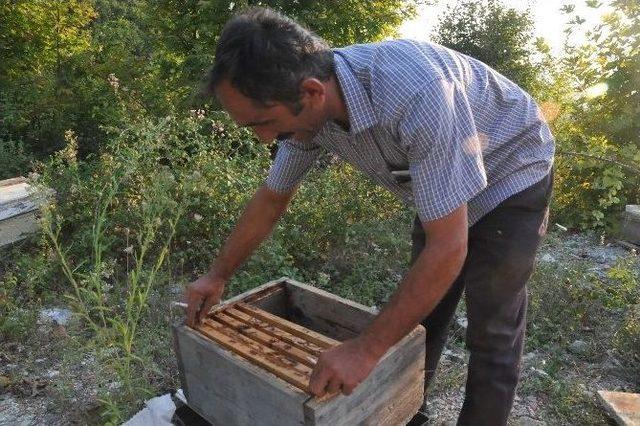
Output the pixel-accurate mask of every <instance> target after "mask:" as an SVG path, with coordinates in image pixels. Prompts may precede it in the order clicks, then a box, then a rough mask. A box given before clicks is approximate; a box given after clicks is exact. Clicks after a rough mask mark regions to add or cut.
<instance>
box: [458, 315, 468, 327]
mask: <svg viewBox="0 0 640 426" xmlns="http://www.w3.org/2000/svg"><path fill="white" fill-rule="evenodd" d="M456 324H458V326H460V328H462V330H466V329H467V327H468V326H469V320H468V319H467V317H457V318H456Z"/></svg>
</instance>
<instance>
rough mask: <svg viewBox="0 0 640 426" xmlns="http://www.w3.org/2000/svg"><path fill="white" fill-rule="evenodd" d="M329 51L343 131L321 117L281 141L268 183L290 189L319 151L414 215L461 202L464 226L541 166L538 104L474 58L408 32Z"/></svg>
mask: <svg viewBox="0 0 640 426" xmlns="http://www.w3.org/2000/svg"><path fill="white" fill-rule="evenodd" d="M334 58H335V71H336V76H337V80H338V82H339V85H340V87H341V89H342V93H343V96H344V100H345V103H346V106H347V112H348V115H349V130H344V129H342V128H341V127H340V126H339V125H338V124H336V123H334V122H332V121H329V122H327V123H326V124H325V125H324V127H323V128H322V129H321V130H320V132H319V133H318V134H317V135H316V136H315V138H314V139H313V140H312V141H310V142H307V143H301V142H298V141H294V140H287V141H282V142H280V145H279V148H278V153H277V155H276V158H275V161H274V163H273V165H272V167H271V170H270V171H269V176H268V177H267V182H266V184H267V186H268V187H269V188H271V189H272V190H274V191H276V192H287V191H289V190H291V189H293V188H294V187H295V186H296V185H298V184H299V183H300V181H301V180H302V179H303V177H304V176H305V174H306V173H307V171H308V170H309V169H310V168H311V167H312V166H313V164H314V162H315V159H316V158H317V157H318V155H319V154H320V152H322V150H328V151H330V152H332V153H334V154H335V155H337V156H338V157H339V158H341V159H343V160H344V161H347V162H349V163H351V164H352V165H354V166H355V167H356V168H358V169H359V170H361V171H362V172H364V173H365V174H366V175H367V176H369V177H370V178H371V179H372V180H373V181H374V182H375V183H377V184H379V185H382V186H384V187H386V188H388V189H389V190H390V191H392V192H393V193H395V194H396V195H397V196H398V197H400V198H401V199H403V200H404V201H405V202H406V203H408V204H410V205H413V206H415V208H416V210H417V213H418V216H419V217H420V219H421V220H422V221H428V220H434V219H437V218H441V217H443V216H445V215H447V214H448V213H450V212H452V211H453V210H454V209H455V208H457V207H459V206H460V205H461V204H462V203H464V202H467V203H468V214H469V224H470V225H472V224H473V223H475V222H476V221H477V220H478V219H480V218H481V217H482V216H483V215H485V214H486V213H488V212H489V211H491V210H492V209H494V208H495V207H496V206H497V205H498V204H500V203H501V202H502V201H504V200H505V199H507V198H508V197H509V196H511V195H513V194H516V193H518V192H520V191H522V190H524V189H526V188H528V187H529V186H531V185H533V184H535V183H537V182H539V181H540V180H541V179H542V178H543V177H544V176H545V175H546V174H547V173H549V171H550V169H551V166H552V163H553V154H554V141H553V136H552V135H551V132H550V130H549V127H548V126H547V124H546V123H545V121H544V118H543V116H542V113H541V111H540V109H539V108H538V106H537V105H536V103H535V102H534V101H533V99H532V98H531V96H529V95H528V94H527V93H526V92H524V91H523V90H522V89H520V88H519V87H518V86H517V85H516V84H514V83H513V82H511V81H509V80H508V79H506V78H505V77H504V76H502V75H501V74H499V73H498V72H496V71H495V70H493V69H491V68H489V67H488V66H486V65H485V64H483V63H482V62H480V61H477V60H475V59H473V58H470V57H468V56H465V55H462V54H460V53H457V52H454V51H452V50H449V49H446V48H444V47H442V46H439V45H437V44H434V43H427V42H418V41H412V40H395V41H385V42H381V43H375V44H366V45H354V46H349V47H345V48H341V49H335V50H334ZM399 175H403V176H405V177H404V178H403V177H402V176H399Z"/></svg>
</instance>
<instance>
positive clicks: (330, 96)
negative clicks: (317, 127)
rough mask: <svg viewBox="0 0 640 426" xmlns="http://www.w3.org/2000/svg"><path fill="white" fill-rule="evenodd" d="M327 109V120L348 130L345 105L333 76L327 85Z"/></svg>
mask: <svg viewBox="0 0 640 426" xmlns="http://www.w3.org/2000/svg"><path fill="white" fill-rule="evenodd" d="M327 109H328V111H327V116H328V118H329V120H333V121H335V122H336V123H338V124H339V125H340V126H341V127H342V128H343V129H345V130H348V129H349V113H348V112H347V104H346V102H345V101H344V95H343V94H342V89H341V88H340V84H339V83H338V79H337V77H336V76H335V75H334V76H333V77H331V78H330V79H329V82H328V83H327Z"/></svg>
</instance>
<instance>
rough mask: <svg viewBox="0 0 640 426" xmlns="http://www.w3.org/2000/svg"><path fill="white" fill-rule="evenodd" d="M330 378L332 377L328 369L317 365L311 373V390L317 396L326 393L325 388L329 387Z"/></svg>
mask: <svg viewBox="0 0 640 426" xmlns="http://www.w3.org/2000/svg"><path fill="white" fill-rule="evenodd" d="M329 380H330V377H329V374H328V372H327V370H326V369H325V368H323V367H322V366H321V365H316V368H315V369H314V370H313V373H311V378H310V379H309V392H311V393H312V394H314V395H315V396H322V395H324V389H325V388H326V387H327V383H329Z"/></svg>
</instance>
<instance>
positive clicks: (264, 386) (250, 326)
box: [174, 278, 425, 426]
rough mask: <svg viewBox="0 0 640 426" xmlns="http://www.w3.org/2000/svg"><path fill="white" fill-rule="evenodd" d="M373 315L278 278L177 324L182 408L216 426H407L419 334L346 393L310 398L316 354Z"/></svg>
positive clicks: (414, 394)
mask: <svg viewBox="0 0 640 426" xmlns="http://www.w3.org/2000/svg"><path fill="white" fill-rule="evenodd" d="M374 317H375V311H374V310H372V309H370V308H367V307H365V306H363V305H360V304H357V303H354V302H351V301H348V300H345V299H342V298H339V297H337V296H334V295H332V294H330V293H327V292H325V291H322V290H319V289H316V288H314V287H311V286H308V285H305V284H302V283H298V282H296V281H293V280H290V279H288V278H282V279H280V280H277V281H273V282H270V283H267V284H264V285H262V286H260V287H258V288H256V289H254V290H252V291H249V292H247V293H244V294H241V295H239V296H237V297H234V298H233V299H230V300H229V301H227V302H225V303H223V304H221V305H220V306H218V307H216V308H215V309H214V310H213V311H212V312H211V313H210V315H209V318H208V319H207V320H206V321H204V323H203V324H202V325H201V326H199V327H198V328H197V329H195V330H194V329H191V328H189V327H187V326H185V325H184V324H176V325H174V341H175V350H176V355H177V358H178V365H179V369H180V380H181V383H182V388H183V389H184V392H185V395H186V397H187V402H188V404H189V406H190V407H191V408H192V409H193V410H195V411H197V412H198V413H199V414H200V415H202V416H203V417H204V418H206V419H207V420H208V421H209V422H211V423H212V424H214V425H273V426H275V425H278V426H285V425H331V426H337V425H357V424H367V425H385V426H386V425H404V424H405V423H406V422H407V421H409V420H410V419H411V418H412V417H413V415H414V414H415V413H416V412H417V411H418V409H419V408H420V406H421V404H422V399H423V388H424V361H425V359H424V339H425V330H424V328H423V327H422V326H418V327H416V328H415V329H414V330H413V331H412V332H411V333H410V334H409V335H408V336H406V337H405V338H404V339H402V340H401V341H400V342H399V343H398V344H397V345H395V346H394V347H393V348H391V349H390V350H389V351H388V352H387V354H386V355H385V356H384V357H383V358H382V359H381V360H380V362H379V363H378V365H377V366H376V368H375V369H374V370H373V372H372V373H371V375H370V376H369V377H368V378H367V379H366V380H365V381H364V382H362V383H361V384H360V385H359V386H358V387H357V388H356V390H355V391H354V392H353V393H352V394H351V395H349V396H345V395H336V396H334V397H332V398H329V399H327V398H322V399H318V398H315V397H313V396H312V395H310V394H309V393H308V392H307V386H308V382H309V375H310V374H311V371H312V370H313V366H314V364H315V362H316V359H317V356H318V355H319V353H320V352H321V351H322V350H325V349H327V348H330V347H333V346H335V345H338V344H339V343H340V341H343V340H346V339H349V338H351V337H355V336H356V335H357V334H358V333H359V332H360V331H362V330H363V329H364V328H365V327H366V326H367V325H368V324H369V323H370V322H371V320H372V319H373V318H374Z"/></svg>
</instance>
